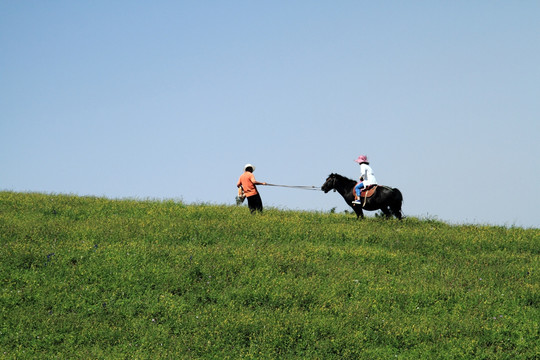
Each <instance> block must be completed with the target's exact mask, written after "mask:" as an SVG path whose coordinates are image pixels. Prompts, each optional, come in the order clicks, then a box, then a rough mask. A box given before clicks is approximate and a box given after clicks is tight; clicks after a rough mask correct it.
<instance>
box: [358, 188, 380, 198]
mask: <svg viewBox="0 0 540 360" xmlns="http://www.w3.org/2000/svg"><path fill="white" fill-rule="evenodd" d="M377 186H378V185H368V186H367V187H366V188H364V189H362V192H361V193H360V196H361V197H363V198H369V197H372V196H373V194H375V190H376V189H377ZM353 194H354V189H353Z"/></svg>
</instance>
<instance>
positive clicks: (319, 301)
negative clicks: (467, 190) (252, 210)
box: [0, 192, 540, 359]
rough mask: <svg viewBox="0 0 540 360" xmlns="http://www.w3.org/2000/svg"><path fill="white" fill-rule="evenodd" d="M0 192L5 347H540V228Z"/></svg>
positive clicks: (67, 350)
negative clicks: (469, 224) (263, 211)
mask: <svg viewBox="0 0 540 360" xmlns="http://www.w3.org/2000/svg"><path fill="white" fill-rule="evenodd" d="M355 218H356V217H355V216H354V215H346V214H332V213H314V212H298V211H282V210H277V209H269V210H267V211H265V213H264V214H262V215H255V216H251V215H250V214H249V211H248V210H247V208H246V207H243V206H242V207H235V206H217V205H185V204H182V203H181V202H178V201H150V200H148V201H136V200H109V199H103V198H95V197H77V196H67V195H43V194H34V193H13V192H0V245H1V252H0V254H1V255H0V275H1V277H0V279H1V281H2V284H1V287H0V358H5V359H160V358H162V359H242V358H248V359H539V358H540V330H539V322H540V309H539V306H540V275H539V274H540V230H539V229H521V228H504V227H493V226H450V225H448V224H445V223H443V222H440V221H434V220H421V219H416V218H408V219H405V220H404V221H401V222H400V221H397V220H383V219H379V218H367V219H365V220H364V221H356V219H355Z"/></svg>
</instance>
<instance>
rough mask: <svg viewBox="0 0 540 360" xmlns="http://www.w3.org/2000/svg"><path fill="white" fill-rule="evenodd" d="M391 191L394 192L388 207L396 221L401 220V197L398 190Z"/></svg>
mask: <svg viewBox="0 0 540 360" xmlns="http://www.w3.org/2000/svg"><path fill="white" fill-rule="evenodd" d="M392 190H393V192H394V200H393V204H392V206H390V209H391V210H392V212H393V213H394V215H395V216H396V217H397V218H398V219H401V218H402V217H403V211H401V206H402V205H403V195H402V194H401V191H399V189H398V188H393V189H392Z"/></svg>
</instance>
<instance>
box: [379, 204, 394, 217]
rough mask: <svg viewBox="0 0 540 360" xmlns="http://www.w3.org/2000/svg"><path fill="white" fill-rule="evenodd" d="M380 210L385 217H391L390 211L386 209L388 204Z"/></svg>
mask: <svg viewBox="0 0 540 360" xmlns="http://www.w3.org/2000/svg"><path fill="white" fill-rule="evenodd" d="M381 211H382V212H383V214H384V215H385V216H386V218H387V219H390V218H391V217H392V212H390V210H389V209H388V206H382V207H381Z"/></svg>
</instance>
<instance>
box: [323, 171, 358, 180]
mask: <svg viewBox="0 0 540 360" xmlns="http://www.w3.org/2000/svg"><path fill="white" fill-rule="evenodd" d="M330 176H332V177H335V178H337V179H338V180H341V181H354V180H353V179H349V178H348V177H345V176H343V175H340V174H336V173H332V174H330V175H329V177H330Z"/></svg>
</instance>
